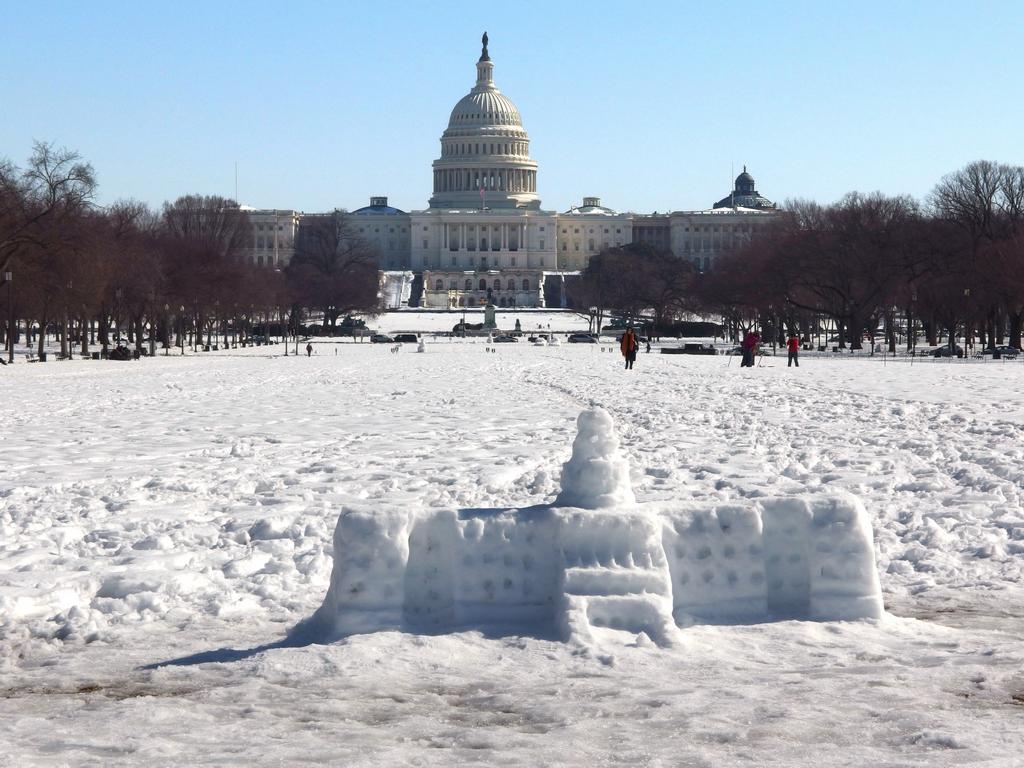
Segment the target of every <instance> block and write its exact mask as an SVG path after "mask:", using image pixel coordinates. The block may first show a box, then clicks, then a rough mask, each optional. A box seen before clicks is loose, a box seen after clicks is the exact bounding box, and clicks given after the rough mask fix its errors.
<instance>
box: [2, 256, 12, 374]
mask: <svg viewBox="0 0 1024 768" xmlns="http://www.w3.org/2000/svg"><path fill="white" fill-rule="evenodd" d="M4 282H5V283H7V307H8V309H9V310H10V312H11V316H10V322H9V323H8V325H7V362H8V363H13V362H14V298H13V294H12V291H11V288H12V285H13V283H14V272H12V271H11V270H7V271H6V272H4Z"/></svg>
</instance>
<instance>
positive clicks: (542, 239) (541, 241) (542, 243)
mask: <svg viewBox="0 0 1024 768" xmlns="http://www.w3.org/2000/svg"><path fill="white" fill-rule="evenodd" d="M541 229H544V227H541ZM540 250H542V251H543V250H544V238H543V237H542V238H541V239H540Z"/></svg>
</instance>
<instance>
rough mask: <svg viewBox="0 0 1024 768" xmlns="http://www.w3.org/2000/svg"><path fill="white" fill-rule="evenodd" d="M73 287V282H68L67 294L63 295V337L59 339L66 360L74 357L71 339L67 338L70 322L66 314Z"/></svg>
mask: <svg viewBox="0 0 1024 768" xmlns="http://www.w3.org/2000/svg"><path fill="white" fill-rule="evenodd" d="M74 287H75V284H74V282H73V281H71V280H68V292H67V293H66V294H64V328H63V337H62V339H61V350H60V351H61V352H63V353H64V354H65V355H67V359H68V360H71V359H72V358H74V356H75V355H74V347H72V344H71V339H70V338H68V331H69V329H70V320H69V318H68V313H69V312H70V310H69V309H68V300H69V298H70V295H71V291H72V290H73V289H74Z"/></svg>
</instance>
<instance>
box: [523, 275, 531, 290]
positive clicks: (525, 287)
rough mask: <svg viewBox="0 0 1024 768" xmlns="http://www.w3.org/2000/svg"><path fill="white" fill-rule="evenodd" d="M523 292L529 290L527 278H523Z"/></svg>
mask: <svg viewBox="0 0 1024 768" xmlns="http://www.w3.org/2000/svg"><path fill="white" fill-rule="evenodd" d="M523 290H524V291H528V290H530V280H529V279H528V278H525V277H524V278H523Z"/></svg>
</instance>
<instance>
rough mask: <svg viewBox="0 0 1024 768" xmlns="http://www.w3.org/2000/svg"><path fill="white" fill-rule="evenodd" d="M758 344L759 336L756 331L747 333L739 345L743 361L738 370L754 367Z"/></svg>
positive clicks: (759, 341)
mask: <svg viewBox="0 0 1024 768" xmlns="http://www.w3.org/2000/svg"><path fill="white" fill-rule="evenodd" d="M760 343H761V334H760V333H758V332H757V331H749V332H748V333H747V335H746V336H744V337H743V343H742V344H741V345H740V350H741V351H742V352H743V361H742V362H741V363H740V368H753V367H754V355H756V354H757V347H758V345H759V344H760Z"/></svg>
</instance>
